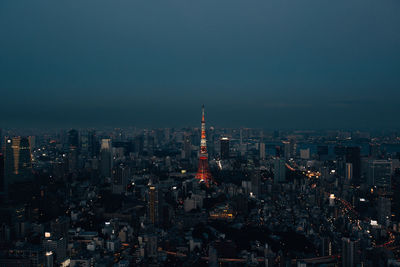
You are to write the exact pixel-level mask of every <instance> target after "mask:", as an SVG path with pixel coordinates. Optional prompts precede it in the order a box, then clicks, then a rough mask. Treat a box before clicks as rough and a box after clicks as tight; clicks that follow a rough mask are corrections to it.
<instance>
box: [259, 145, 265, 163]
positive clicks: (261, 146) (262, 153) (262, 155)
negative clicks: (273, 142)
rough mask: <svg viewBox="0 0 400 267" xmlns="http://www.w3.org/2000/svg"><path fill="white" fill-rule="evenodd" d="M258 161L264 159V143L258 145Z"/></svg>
mask: <svg viewBox="0 0 400 267" xmlns="http://www.w3.org/2000/svg"><path fill="white" fill-rule="evenodd" d="M260 159H261V160H264V159H265V143H260Z"/></svg>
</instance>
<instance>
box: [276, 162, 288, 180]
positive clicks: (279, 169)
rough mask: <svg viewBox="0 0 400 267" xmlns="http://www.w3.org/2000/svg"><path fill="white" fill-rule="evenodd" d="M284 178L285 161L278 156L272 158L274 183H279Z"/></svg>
mask: <svg viewBox="0 0 400 267" xmlns="http://www.w3.org/2000/svg"><path fill="white" fill-rule="evenodd" d="M285 180H286V165H285V161H284V160H283V159H280V158H276V159H275V160H274V183H281V182H284V181H285Z"/></svg>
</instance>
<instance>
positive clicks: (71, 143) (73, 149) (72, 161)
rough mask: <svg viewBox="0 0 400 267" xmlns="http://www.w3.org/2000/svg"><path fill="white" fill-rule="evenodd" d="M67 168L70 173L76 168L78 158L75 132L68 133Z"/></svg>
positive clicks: (77, 135)
mask: <svg viewBox="0 0 400 267" xmlns="http://www.w3.org/2000/svg"><path fill="white" fill-rule="evenodd" d="M68 150H69V152H68V167H69V171H70V172H74V171H76V170H77V168H78V157H79V155H78V154H79V133H78V131H77V130H74V129H72V130H70V131H69V132H68Z"/></svg>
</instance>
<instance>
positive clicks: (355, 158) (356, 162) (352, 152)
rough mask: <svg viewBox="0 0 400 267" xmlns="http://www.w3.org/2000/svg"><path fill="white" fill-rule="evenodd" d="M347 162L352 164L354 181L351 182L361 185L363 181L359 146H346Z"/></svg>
mask: <svg viewBox="0 0 400 267" xmlns="http://www.w3.org/2000/svg"><path fill="white" fill-rule="evenodd" d="M346 163H351V164H352V168H353V179H352V180H353V181H351V183H352V184H355V185H359V184H360V182H361V158H360V148H359V147H357V146H355V147H346Z"/></svg>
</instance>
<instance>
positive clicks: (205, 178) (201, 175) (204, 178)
mask: <svg viewBox="0 0 400 267" xmlns="http://www.w3.org/2000/svg"><path fill="white" fill-rule="evenodd" d="M196 179H198V180H199V182H204V183H205V185H206V186H207V187H209V186H210V185H211V183H212V182H213V179H212V177H211V173H210V169H209V167H208V154H207V141H206V121H205V120H204V105H203V107H202V116H201V142H200V153H199V170H198V171H197V174H196Z"/></svg>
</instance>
